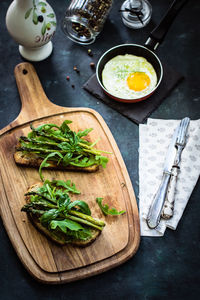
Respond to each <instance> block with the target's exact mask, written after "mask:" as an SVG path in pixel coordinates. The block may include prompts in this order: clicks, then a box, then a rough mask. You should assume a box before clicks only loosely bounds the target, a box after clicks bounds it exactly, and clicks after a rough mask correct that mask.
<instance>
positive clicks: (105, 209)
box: [96, 198, 125, 216]
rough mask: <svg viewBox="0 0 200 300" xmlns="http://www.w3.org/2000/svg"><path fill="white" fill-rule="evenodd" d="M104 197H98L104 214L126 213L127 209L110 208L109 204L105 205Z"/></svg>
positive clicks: (116, 214)
mask: <svg viewBox="0 0 200 300" xmlns="http://www.w3.org/2000/svg"><path fill="white" fill-rule="evenodd" d="M102 200H103V198H96V202H97V204H98V205H99V207H100V209H101V211H102V212H103V214H104V215H112V216H118V215H122V214H124V213H125V210H121V211H117V210H116V208H111V209H110V208H109V206H108V204H105V205H103V204H102Z"/></svg>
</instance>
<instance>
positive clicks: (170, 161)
mask: <svg viewBox="0 0 200 300" xmlns="http://www.w3.org/2000/svg"><path fill="white" fill-rule="evenodd" d="M183 120H184V119H183ZM183 120H182V121H183ZM182 121H181V122H180V123H179V125H178V126H177V128H176V129H175V131H174V134H173V137H172V139H171V142H170V144H169V147H168V150H167V154H166V157H165V162H164V168H163V176H162V180H161V184H160V186H159V188H158V191H157V193H156V194H155V196H154V198H153V201H152V203H151V206H150V209H149V212H148V215H147V225H148V227H149V228H151V229H154V228H156V227H157V226H158V224H159V222H160V218H161V213H162V209H163V205H164V202H165V198H166V193H167V189H168V184H169V181H170V177H171V174H172V167H173V165H174V161H175V157H176V153H177V151H176V148H175V145H176V141H177V138H178V135H179V134H180V133H181V130H180V129H181V128H182V127H183V122H182Z"/></svg>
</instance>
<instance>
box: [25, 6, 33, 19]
mask: <svg viewBox="0 0 200 300" xmlns="http://www.w3.org/2000/svg"><path fill="white" fill-rule="evenodd" d="M32 9H33V8H32V7H31V8H29V10H27V12H26V13H25V19H28V17H29V16H30V13H31V11H32Z"/></svg>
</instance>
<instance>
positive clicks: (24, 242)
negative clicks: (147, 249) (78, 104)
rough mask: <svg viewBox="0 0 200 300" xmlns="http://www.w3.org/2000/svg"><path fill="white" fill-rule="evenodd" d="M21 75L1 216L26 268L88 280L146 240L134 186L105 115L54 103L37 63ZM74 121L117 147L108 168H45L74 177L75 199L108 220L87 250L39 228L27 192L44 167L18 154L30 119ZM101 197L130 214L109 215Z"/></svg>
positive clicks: (2, 160)
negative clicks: (24, 163) (18, 159)
mask: <svg viewBox="0 0 200 300" xmlns="http://www.w3.org/2000/svg"><path fill="white" fill-rule="evenodd" d="M15 77H16V82H17V86H18V90H19V94H20V97H21V101H22V109H21V112H20V114H19V116H18V117H17V119H16V120H14V121H13V122H12V123H11V124H10V125H8V126H7V127H6V128H4V129H3V130H1V131H0V164H1V167H0V171H1V176H0V180H1V182H0V186H1V190H0V193H1V200H0V201H1V203H0V209H1V216H2V219H3V223H4V226H5V228H6V230H7V233H8V235H9V238H10V240H11V242H12V244H13V246H14V248H15V250H16V252H17V254H18V256H19V258H20V259H21V261H22V263H23V264H24V266H25V267H26V269H27V270H28V271H29V272H30V273H31V274H32V275H33V276H34V277H35V278H36V279H37V280H39V281H42V282H45V283H63V282H69V281H74V280H79V279H82V278H86V277H89V276H92V275H95V274H98V273H100V272H104V271H106V270H108V269H111V268H113V267H115V266H117V265H119V264H121V263H123V262H125V261H126V260H127V259H129V258H130V257H132V256H133V255H134V253H135V252H136V251H137V249H138V246H139V241H140V231H139V217H138V209H137V203H136V199H135V196H134V191H133V188H132V184H131V181H130V178H129V175H128V172H127V170H126V166H125V164H124V162H123V159H122V156H121V154H120V151H119V149H118V147H117V144H116V142H115V140H114V138H113V136H112V134H111V132H110V130H109V128H108V127H107V125H106V123H105V122H104V120H103V118H102V117H101V116H100V115H99V114H98V113H97V112H96V111H94V110H92V109H89V108H66V107H60V106H57V105H54V104H53V103H51V102H50V101H49V100H48V99H47V97H46V95H45V93H44V90H43V88H42V86H41V83H40V81H39V78H38V76H37V74H36V72H35V69H34V67H33V66H32V65H31V64H30V63H22V64H19V65H17V66H16V68H15ZM65 119H68V120H72V121H73V123H72V124H70V128H72V129H73V130H75V131H77V130H80V129H81V130H83V129H85V128H90V127H92V128H94V130H93V131H92V132H91V133H90V134H89V136H90V139H91V140H92V141H94V140H96V139H97V138H100V142H99V143H98V145H97V147H98V148H99V149H102V150H107V151H111V152H112V154H111V155H108V156H109V163H108V165H107V168H106V169H103V168H100V170H99V171H97V172H95V173H88V174H86V173H81V172H69V171H56V170H44V171H43V173H44V176H45V178H48V179H52V178H56V179H64V180H67V179H71V180H72V181H73V182H75V183H76V185H77V188H78V189H79V190H80V191H81V195H73V196H72V200H75V199H81V200H85V201H87V202H88V204H89V206H90V208H91V211H92V216H94V217H97V218H99V219H103V220H104V221H105V222H106V227H105V228H104V230H103V232H102V234H101V235H100V237H99V238H98V239H97V240H96V241H95V242H94V243H93V244H91V245H90V246H88V247H86V248H78V247H73V246H70V245H67V246H58V245H56V244H55V243H53V242H51V241H50V240H48V239H47V238H46V237H45V236H44V235H42V234H41V233H40V232H39V231H37V229H35V228H34V227H33V225H32V224H31V223H30V221H29V219H28V218H27V216H26V214H25V213H23V212H21V211H20V210H21V207H22V206H23V205H24V204H25V199H24V193H25V192H26V190H27V189H28V187H29V186H31V185H32V184H34V183H36V182H38V181H39V175H38V170H37V169H33V168H26V167H19V166H17V165H16V164H15V162H14V159H13V153H14V149H15V145H16V143H17V140H18V138H19V137H20V136H21V135H26V134H27V133H28V132H29V131H30V128H29V125H30V122H32V123H33V124H34V126H37V125H39V124H43V123H49V122H50V123H56V124H61V123H62V122H63V121H64V120H65ZM96 197H103V198H104V201H105V203H108V204H109V206H111V207H116V208H117V209H118V210H126V214H124V215H122V216H118V217H113V216H106V217H104V216H103V215H102V213H101V211H100V209H99V207H98V206H97V204H96V201H95V199H96Z"/></svg>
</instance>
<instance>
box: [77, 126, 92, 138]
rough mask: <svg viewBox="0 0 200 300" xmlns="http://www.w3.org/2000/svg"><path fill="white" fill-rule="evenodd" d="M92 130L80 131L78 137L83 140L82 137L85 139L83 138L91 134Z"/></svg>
mask: <svg viewBox="0 0 200 300" xmlns="http://www.w3.org/2000/svg"><path fill="white" fill-rule="evenodd" d="M92 130H93V128H88V129H85V130H83V131H78V132H77V136H78V137H79V138H81V137H83V136H86V135H88V133H90V132H91V131H92Z"/></svg>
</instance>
